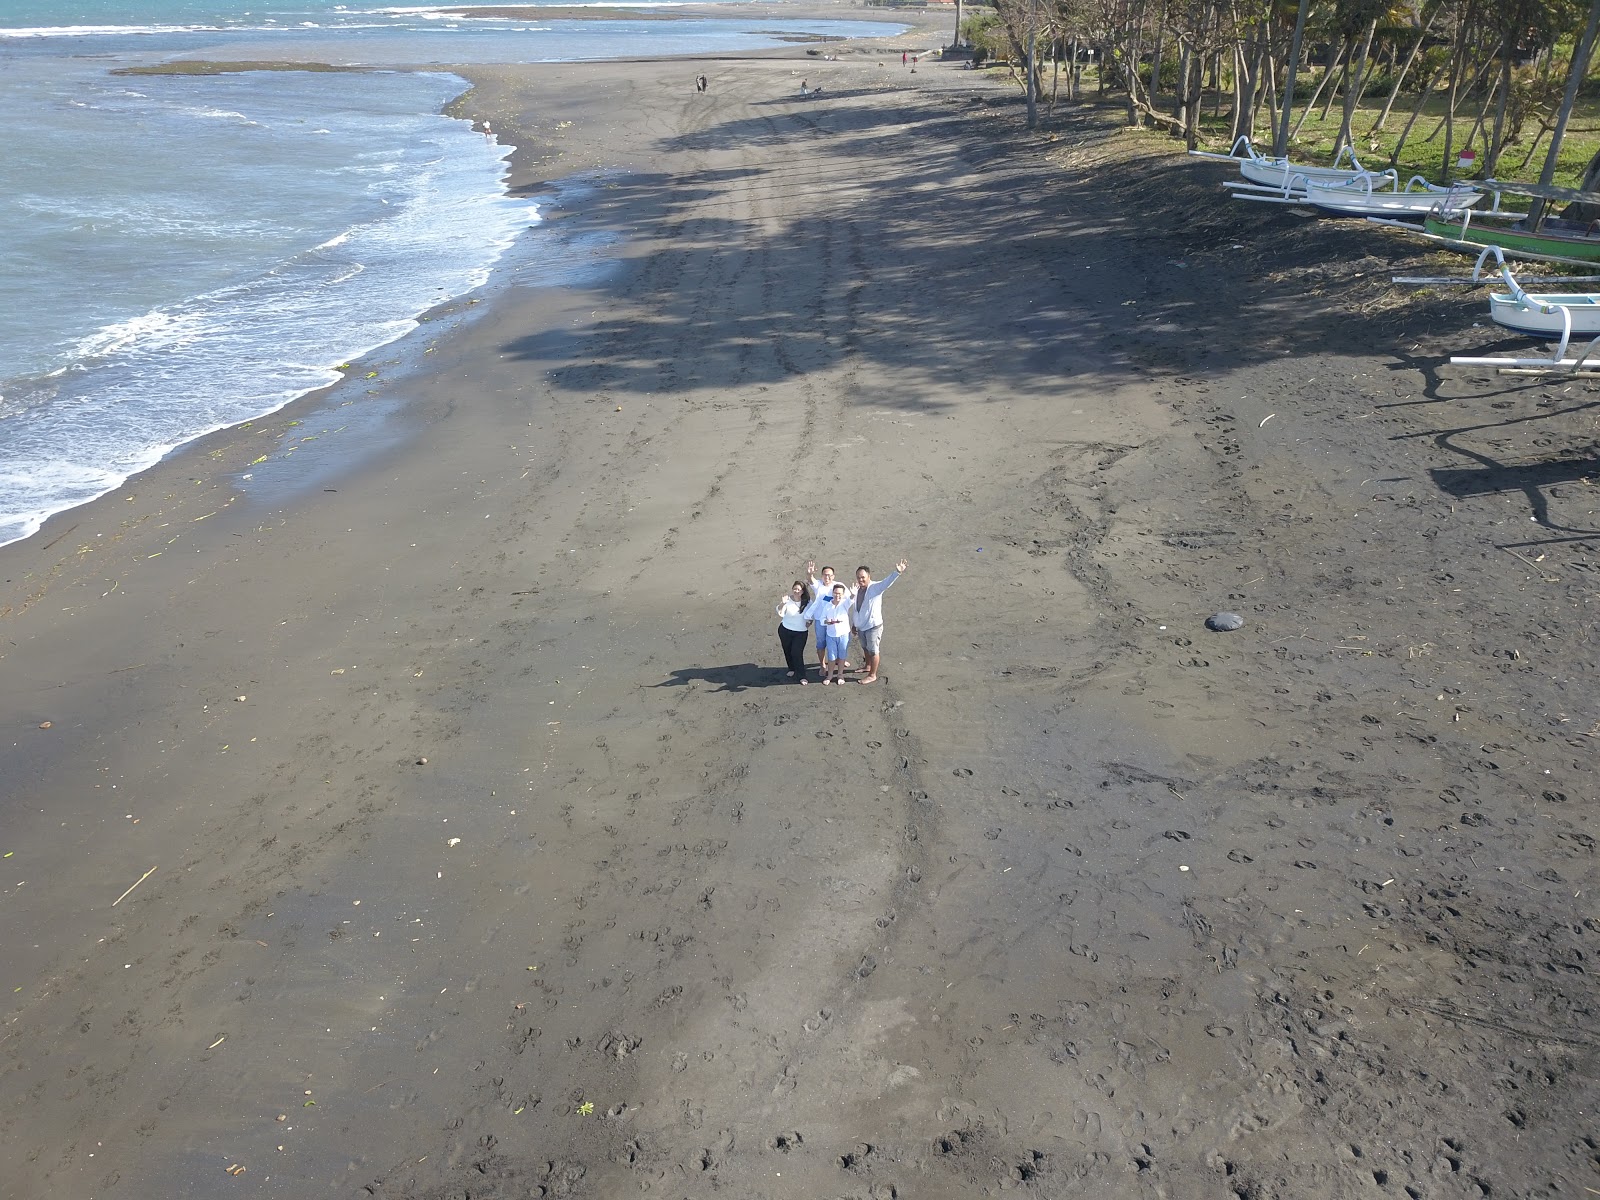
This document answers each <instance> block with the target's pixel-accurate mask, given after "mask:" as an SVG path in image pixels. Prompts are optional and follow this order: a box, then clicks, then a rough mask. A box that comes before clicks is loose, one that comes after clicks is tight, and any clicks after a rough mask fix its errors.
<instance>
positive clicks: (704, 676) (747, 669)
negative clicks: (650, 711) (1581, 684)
mask: <svg viewBox="0 0 1600 1200" xmlns="http://www.w3.org/2000/svg"><path fill="white" fill-rule="evenodd" d="M691 683H710V684H714V685H716V686H715V687H714V689H713V690H714V691H719V692H742V691H744V690H745V689H746V688H765V687H777V686H778V685H779V684H785V685H787V686H789V687H794V686H796V685H797V683H798V681H797V680H794V679H790V678H789V676H788V675H787V674H786V673H785V669H784V668H783V667H763V666H761V665H760V664H758V663H734V664H731V665H729V666H726V667H680V668H679V669H678V670H676V671H674V672H673V673H672V674H671V675H669V676H668V677H667V678H666V679H663V680H662V681H661V682H660V683H652V684H648V685H646V686H648V687H688V686H689V684H691Z"/></svg>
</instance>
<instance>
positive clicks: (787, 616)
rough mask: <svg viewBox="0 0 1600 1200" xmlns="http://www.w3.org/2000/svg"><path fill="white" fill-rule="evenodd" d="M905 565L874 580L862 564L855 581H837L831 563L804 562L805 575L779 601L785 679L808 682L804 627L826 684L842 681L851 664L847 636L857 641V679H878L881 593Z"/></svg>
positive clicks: (863, 680)
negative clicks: (813, 636)
mask: <svg viewBox="0 0 1600 1200" xmlns="http://www.w3.org/2000/svg"><path fill="white" fill-rule="evenodd" d="M905 569H906V564H905V563H904V562H903V561H902V562H898V563H896V564H895V568H894V570H893V571H892V572H891V573H890V574H889V576H888V577H887V578H885V579H880V580H877V581H876V582H874V581H873V578H872V573H871V572H870V571H868V570H867V568H866V567H857V568H856V585H855V587H851V586H850V585H849V584H847V583H845V582H843V581H842V580H839V581H836V580H835V579H834V577H833V568H832V567H823V568H822V574H821V575H820V576H819V575H817V573H816V571H817V564H816V563H815V562H808V563H806V568H805V575H806V579H809V580H810V581H811V582H810V584H809V585H807V583H806V582H805V580H803V579H796V580H795V581H794V583H793V584H791V585H790V587H789V594H788V595H787V596H784V597H783V598H782V599H781V600H779V601H778V618H779V620H778V642H779V644H780V645H782V647H783V657H784V660H785V661H786V662H787V663H788V664H789V678H791V679H798V680H799V681H800V682H801V683H806V682H808V680H807V679H806V658H805V654H806V630H807V629H808V628H810V629H812V630H814V631H815V633H816V643H817V666H818V668H819V670H820V671H821V674H822V682H823V683H824V684H832V683H838V684H842V683H844V673H845V672H846V671H848V670H849V669H850V662H849V649H850V635H851V633H854V634H855V635H856V637H857V638H859V639H860V641H861V657H862V667H863V674H862V676H861V680H860V682H862V683H876V682H877V680H878V660H879V657H880V655H881V653H882V647H883V593H884V592H885V591H887V590H888V587H889V585H890V584H892V583H893V582H894V581H895V580H896V579H899V578H900V574H901V572H903V571H904V570H905Z"/></svg>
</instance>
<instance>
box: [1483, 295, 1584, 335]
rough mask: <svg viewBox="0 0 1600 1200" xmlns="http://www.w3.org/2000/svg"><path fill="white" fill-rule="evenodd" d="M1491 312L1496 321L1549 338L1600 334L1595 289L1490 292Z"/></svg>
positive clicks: (1514, 329)
mask: <svg viewBox="0 0 1600 1200" xmlns="http://www.w3.org/2000/svg"><path fill="white" fill-rule="evenodd" d="M1489 316H1490V318H1491V319H1493V321H1494V323H1495V324H1496V325H1504V326H1505V327H1506V328H1507V329H1510V330H1513V331H1515V332H1517V333H1525V334H1527V335H1528V336H1529V337H1537V338H1543V339H1544V340H1545V341H1547V342H1554V341H1558V340H1560V339H1563V338H1570V337H1571V336H1572V335H1573V334H1575V333H1576V334H1580V335H1582V336H1585V337H1600V295H1596V294H1595V293H1594V292H1539V293H1536V294H1532V295H1530V294H1529V293H1527V292H1525V291H1523V290H1522V289H1521V288H1518V289H1517V290H1516V291H1514V292H1490V293H1489Z"/></svg>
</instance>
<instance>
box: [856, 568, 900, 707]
mask: <svg viewBox="0 0 1600 1200" xmlns="http://www.w3.org/2000/svg"><path fill="white" fill-rule="evenodd" d="M905 569H906V563H905V560H904V559H902V560H901V561H899V562H897V563H896V564H895V565H894V570H893V571H891V572H890V573H889V576H888V577H887V578H886V579H880V580H878V581H877V582H876V583H874V582H873V581H872V572H870V571H868V570H867V569H866V568H865V567H857V568H856V594H855V598H854V599H853V600H851V601H850V625H851V627H852V628H853V629H854V630H855V631H856V636H857V637H859V638H860V639H861V654H862V657H863V658H864V659H865V660H866V663H865V665H866V674H865V675H863V676H862V677H861V682H862V683H876V682H877V681H878V658H879V655H880V653H881V652H882V646H883V593H884V592H886V591H888V590H889V585H890V584H892V583H893V582H894V581H895V580H896V579H899V578H900V576H901V575H902V574H904V573H905Z"/></svg>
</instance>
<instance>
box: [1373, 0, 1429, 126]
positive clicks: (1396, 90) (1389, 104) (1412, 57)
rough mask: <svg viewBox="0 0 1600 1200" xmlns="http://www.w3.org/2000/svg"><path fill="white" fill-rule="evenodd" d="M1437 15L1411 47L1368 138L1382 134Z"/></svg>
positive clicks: (1426, 25) (1418, 35) (1423, 28)
mask: <svg viewBox="0 0 1600 1200" xmlns="http://www.w3.org/2000/svg"><path fill="white" fill-rule="evenodd" d="M1437 15H1438V10H1437V9H1435V10H1434V12H1433V13H1432V14H1430V15H1429V17H1428V21H1427V24H1425V25H1424V26H1423V27H1422V32H1421V33H1419V34H1417V40H1416V41H1415V42H1414V43H1413V44H1412V46H1411V53H1410V54H1408V55H1406V64H1405V66H1403V67H1401V68H1400V74H1399V75H1398V76H1396V78H1395V81H1394V87H1393V88H1391V89H1390V90H1389V99H1388V100H1386V101H1384V105H1383V111H1382V112H1380V113H1379V114H1378V119H1377V120H1376V121H1374V122H1373V123H1372V128H1371V129H1370V130H1368V132H1367V136H1368V137H1371V136H1372V135H1373V134H1375V133H1378V132H1380V131H1381V130H1382V129H1383V123H1384V122H1385V121H1387V120H1388V119H1389V110H1390V109H1391V108H1393V107H1394V102H1395V99H1396V98H1397V97H1398V96H1399V95H1400V85H1401V84H1403V83H1404V82H1405V81H1406V74H1407V73H1408V72H1409V71H1410V70H1411V64H1412V63H1414V62H1416V61H1417V55H1418V54H1419V53H1420V52H1421V51H1422V43H1423V42H1425V41H1427V40H1428V30H1429V29H1431V28H1433V18H1434V17H1435V16H1437Z"/></svg>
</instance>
